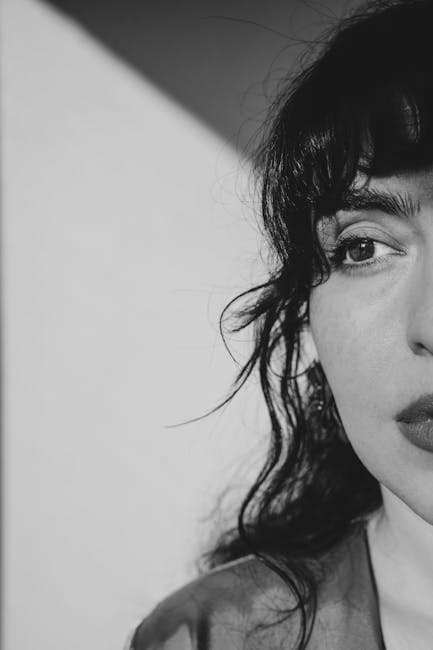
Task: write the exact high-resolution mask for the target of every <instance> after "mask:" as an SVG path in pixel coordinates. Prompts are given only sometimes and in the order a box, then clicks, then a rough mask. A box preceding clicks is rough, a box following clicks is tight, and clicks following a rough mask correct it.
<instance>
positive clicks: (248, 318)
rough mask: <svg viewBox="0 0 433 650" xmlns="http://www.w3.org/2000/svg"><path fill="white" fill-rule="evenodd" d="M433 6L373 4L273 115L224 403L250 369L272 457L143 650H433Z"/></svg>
mask: <svg viewBox="0 0 433 650" xmlns="http://www.w3.org/2000/svg"><path fill="white" fill-rule="evenodd" d="M432 5H433V3H431V2H430V0H428V1H425V0H405V1H401V0H400V1H398V2H386V3H384V2H381V3H379V4H378V3H374V4H370V5H369V6H368V7H367V9H365V10H364V12H363V13H362V14H359V15H357V16H355V17H353V18H351V19H350V20H348V21H345V22H343V23H342V24H341V25H340V26H339V28H338V29H337V30H336V31H335V33H334V35H333V36H332V38H331V39H330V41H329V43H328V45H327V46H326V47H325V48H324V50H323V51H322V53H321V55H320V57H319V58H318V59H317V61H316V62H315V63H314V64H312V65H310V67H308V68H307V69H306V70H304V71H303V72H301V73H300V74H299V75H298V77H297V78H296V79H295V80H294V82H292V83H291V84H290V85H289V86H288V87H287V89H286V90H284V92H283V93H282V94H281V96H280V97H279V99H278V101H277V102H276V104H275V106H274V107H273V117H272V119H271V120H270V130H269V134H268V136H267V138H266V140H265V143H264V145H263V147H262V149H261V151H260V153H259V155H258V158H257V163H258V165H257V167H258V170H259V172H260V173H261V175H262V199H263V200H262V208H263V219H264V226H265V229H266V232H267V234H268V236H269V240H270V242H271V245H272V249H273V252H274V255H273V262H272V269H271V272H270V277H269V281H268V282H266V283H265V284H264V285H263V286H261V287H256V288H255V289H253V290H251V292H248V293H247V294H246V295H244V296H243V298H244V299H248V300H249V304H247V305H244V307H243V308H242V309H240V310H239V315H240V318H241V322H240V325H239V327H240V328H242V327H246V326H247V325H248V324H252V323H254V325H255V333H256V334H255V347H254V349H253V352H252V355H251V358H250V359H249V361H248V363H247V364H246V365H245V367H244V368H243V369H242V371H241V372H240V374H239V376H238V378H237V383H236V384H235V387H234V390H233V394H234V393H236V392H237V390H239V388H240V387H241V386H242V385H243V384H244V382H245V381H246V380H247V378H248V377H249V376H250V375H251V373H252V372H253V371H254V370H255V369H257V370H258V372H259V375H260V380H261V386H262V389H263V393H264V396H265V399H266V402H267V406H268V410H269V415H270V420H271V428H272V439H271V444H270V448H269V455H268V458H267V461H266V464H265V466H264V468H263V470H262V472H261V474H260V476H259V477H258V479H257V481H256V483H255V484H254V486H253V487H252V488H251V491H250V492H249V494H248V496H247V498H246V500H245V502H244V504H243V506H242V509H241V512H240V514H239V519H238V527H237V530H236V531H230V532H228V533H227V534H226V535H224V536H223V537H222V539H220V540H219V543H218V545H217V546H216V548H215V549H214V550H213V551H212V552H211V553H210V554H209V567H210V568H211V569H212V570H211V571H210V572H208V573H207V575H205V576H202V577H200V578H198V579H197V580H196V581H195V582H193V583H192V584H190V585H188V586H186V587H184V588H183V589H181V590H180V591H179V592H177V593H176V594H174V595H173V596H171V597H170V598H168V599H167V600H165V601H164V602H163V603H162V604H161V605H160V606H159V607H158V608H157V609H156V610H155V611H154V612H153V613H152V614H151V615H150V616H149V617H148V618H147V619H145V621H144V622H143V623H142V624H141V625H140V626H139V627H138V628H137V630H136V632H135V636H134V639H133V641H132V645H131V647H132V648H133V649H134V650H143V649H144V648H146V649H148V648H152V649H153V648H157V649H158V650H161V649H164V650H168V649H173V648H176V649H179V650H187V649H188V650H191V649H200V650H204V649H210V650H228V649H232V648H233V649H234V648H246V649H248V650H252V649H258V648H260V649H268V648H287V649H289V648H290V649H291V648H297V649H298V648H299V649H303V648H314V649H318V648H332V649H334V648H337V649H340V650H342V649H343V648H344V649H345V650H347V649H352V648H353V649H354V648H357V649H358V650H361V649H362V650H365V649H368V650H369V649H373V648H383V647H386V648H388V650H401V649H403V648H408V647H409V644H410V647H411V649H412V650H427V648H429V649H431V648H432V647H433V422H432V420H433V74H432V73H433V46H432V38H431V31H432V27H433V6H432ZM308 339H310V340H312V341H313V342H314V344H315V349H316V351H317V358H316V359H315V360H314V361H313V362H311V360H310V361H308V350H307V342H308Z"/></svg>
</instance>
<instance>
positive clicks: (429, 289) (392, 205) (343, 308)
mask: <svg viewBox="0 0 433 650" xmlns="http://www.w3.org/2000/svg"><path fill="white" fill-rule="evenodd" d="M361 181H362V179H358V182H357V184H356V187H357V188H358V189H359V194H358V195H357V198H356V200H353V201H352V202H350V204H348V206H347V209H344V210H342V211H339V212H338V213H337V215H336V219H335V220H324V221H323V222H322V223H321V224H319V226H318V233H319V236H320V238H321V240H322V242H323V246H324V248H325V249H330V248H332V247H333V246H334V245H335V243H338V242H339V241H341V240H342V239H344V238H345V237H347V236H349V235H351V236H352V237H355V236H356V237H359V238H364V239H366V240H367V241H364V243H363V242H358V243H357V242H356V241H352V242H350V241H349V242H347V246H346V249H345V251H342V253H341V256H340V261H341V265H340V266H339V268H336V269H334V270H333V271H332V273H331V275H330V277H329V279H328V280H327V281H326V282H324V283H323V284H321V285H320V286H318V287H316V288H314V289H313V290H312V292H311V295H310V325H311V332H312V336H313V339H314V342H315V345H316V349H317V353H318V357H319V359H320V361H321V364H322V367H323V370H324V372H325V374H326V376H327V378H328V382H329V384H330V386H331V389H332V391H333V394H334V397H335V401H336V404H337V407H338V410H339V413H340V416H341V419H342V422H343V424H344V427H345V431H346V433H347V436H348V438H349V440H350V442H351V444H352V446H353V448H354V450H355V452H356V453H357V455H358V456H359V457H360V459H361V461H362V462H363V463H364V465H365V466H366V467H367V468H368V469H369V471H370V472H371V473H372V474H373V475H374V476H375V477H376V478H377V479H378V480H379V481H380V482H381V483H382V484H383V485H384V486H386V487H387V488H388V489H389V490H391V491H392V492H393V493H394V494H396V495H397V496H398V497H400V499H402V501H404V502H405V503H406V504H407V505H408V506H409V507H410V508H411V509H412V510H414V511H415V512H416V513H417V514H418V515H420V516H421V517H423V518H424V519H425V520H426V521H428V522H429V523H431V524H433V451H431V450H428V449H423V448H420V447H419V446H416V445H415V444H413V443H412V442H410V441H409V440H408V439H407V437H405V436H404V435H403V433H402V432H401V431H400V429H399V426H398V423H397V421H396V419H395V418H396V416H397V414H398V412H399V411H400V410H401V409H403V408H404V407H406V406H408V405H409V404H410V403H411V402H412V401H414V400H415V399H417V398H418V397H420V396H421V395H425V394H426V393H432V394H433V170H431V169H430V170H428V171H423V172H420V173H413V174H410V175H409V174H408V175H406V174H405V175H398V176H397V175H396V176H392V177H388V178H383V179H379V178H373V179H371V180H370V181H369V182H368V183H367V184H364V185H362V183H361ZM337 240H338V241H337ZM372 240H373V241H372ZM371 262H374V264H371ZM368 264H369V265H368ZM432 431H433V429H432ZM432 449H433V442H432Z"/></svg>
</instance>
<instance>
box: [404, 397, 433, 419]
mask: <svg viewBox="0 0 433 650" xmlns="http://www.w3.org/2000/svg"><path fill="white" fill-rule="evenodd" d="M396 420H397V421H399V422H407V423H411V424H412V423H417V422H426V421H428V420H433V393H430V394H428V395H422V396H421V397H419V398H418V399H417V400H415V402H412V403H411V404H409V406H407V407H406V408H404V409H403V410H402V411H400V412H399V413H398V414H397V416H396Z"/></svg>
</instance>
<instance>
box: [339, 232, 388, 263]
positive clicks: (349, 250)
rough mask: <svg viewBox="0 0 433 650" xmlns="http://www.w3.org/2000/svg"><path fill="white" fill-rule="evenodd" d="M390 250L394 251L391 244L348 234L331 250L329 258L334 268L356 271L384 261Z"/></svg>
mask: <svg viewBox="0 0 433 650" xmlns="http://www.w3.org/2000/svg"><path fill="white" fill-rule="evenodd" d="M390 251H391V252H393V253H395V252H396V251H395V249H394V248H392V247H391V246H388V245H387V244H384V243H382V242H379V241H377V240H376V239H372V238H371V237H359V236H354V235H348V236H347V237H345V238H344V239H343V240H341V241H340V242H339V243H337V244H336V245H335V247H334V248H333V249H332V250H331V253H330V255H329V259H330V262H331V265H332V267H333V268H334V269H340V270H342V271H345V272H346V271H347V272H356V271H357V270H358V269H359V270H361V269H362V268H365V267H367V266H376V265H379V264H384V263H386V261H385V259H384V258H386V257H389V254H390Z"/></svg>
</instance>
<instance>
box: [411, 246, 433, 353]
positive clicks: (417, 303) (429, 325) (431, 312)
mask: <svg viewBox="0 0 433 650" xmlns="http://www.w3.org/2000/svg"><path fill="white" fill-rule="evenodd" d="M419 261H420V263H419V265H418V268H417V269H416V272H415V273H414V276H413V281H412V283H411V286H410V290H409V295H408V304H407V312H406V313H407V318H408V320H407V322H408V330H407V334H408V343H409V347H410V348H411V350H412V351H413V352H414V354H417V355H422V356H429V355H433V245H432V246H431V247H430V250H426V251H425V256H424V257H423V259H422V260H419Z"/></svg>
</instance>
